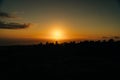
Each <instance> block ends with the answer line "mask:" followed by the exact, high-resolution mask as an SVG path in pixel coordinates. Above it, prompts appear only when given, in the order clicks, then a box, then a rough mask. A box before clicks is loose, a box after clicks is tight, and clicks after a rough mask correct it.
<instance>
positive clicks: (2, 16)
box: [0, 12, 17, 18]
mask: <svg viewBox="0 0 120 80" xmlns="http://www.w3.org/2000/svg"><path fill="white" fill-rule="evenodd" d="M0 17H1V18H17V16H15V15H12V14H9V13H6V12H0Z"/></svg>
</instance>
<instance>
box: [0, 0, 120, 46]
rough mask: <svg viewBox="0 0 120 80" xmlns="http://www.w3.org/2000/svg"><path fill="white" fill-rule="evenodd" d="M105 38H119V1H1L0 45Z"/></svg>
mask: <svg viewBox="0 0 120 80" xmlns="http://www.w3.org/2000/svg"><path fill="white" fill-rule="evenodd" d="M108 38H115V39H120V0H0V39H1V40H0V44H3V45H4V44H13V43H19V41H21V43H26V42H29V40H37V41H40V40H44V39H46V40H48V41H49V40H60V39H61V40H68V39H69V40H76V39H81V40H85V39H92V40H96V39H108ZM10 41H12V42H10ZM34 42H35V41H34Z"/></svg>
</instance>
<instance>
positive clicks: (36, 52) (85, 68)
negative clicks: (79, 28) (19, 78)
mask: <svg viewBox="0 0 120 80" xmlns="http://www.w3.org/2000/svg"><path fill="white" fill-rule="evenodd" d="M0 57H1V59H0V62H1V64H2V65H1V69H2V70H1V71H2V72H7V71H8V72H15V73H16V72H18V73H22V74H23V73H24V74H25V75H26V76H30V75H32V76H33V75H35V76H36V75H39V73H42V75H47V76H56V77H64V76H80V73H81V72H111V70H113V71H114V72H117V71H119V68H120V41H114V40H113V39H110V40H108V41H106V40H103V41H100V40H98V41H81V42H79V43H76V42H75V41H73V42H64V43H61V44H59V43H58V42H55V43H48V42H46V44H42V43H39V44H38V45H27V46H1V47H0ZM8 59H9V60H8ZM35 73H36V74H35Z"/></svg>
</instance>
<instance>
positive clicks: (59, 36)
mask: <svg viewBox="0 0 120 80" xmlns="http://www.w3.org/2000/svg"><path fill="white" fill-rule="evenodd" d="M63 38H64V35H63V31H62V30H60V29H55V30H53V31H52V39H54V40H61V39H63Z"/></svg>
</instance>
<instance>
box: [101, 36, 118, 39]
mask: <svg viewBox="0 0 120 80" xmlns="http://www.w3.org/2000/svg"><path fill="white" fill-rule="evenodd" d="M102 38H103V39H120V36H103V37H102Z"/></svg>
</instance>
